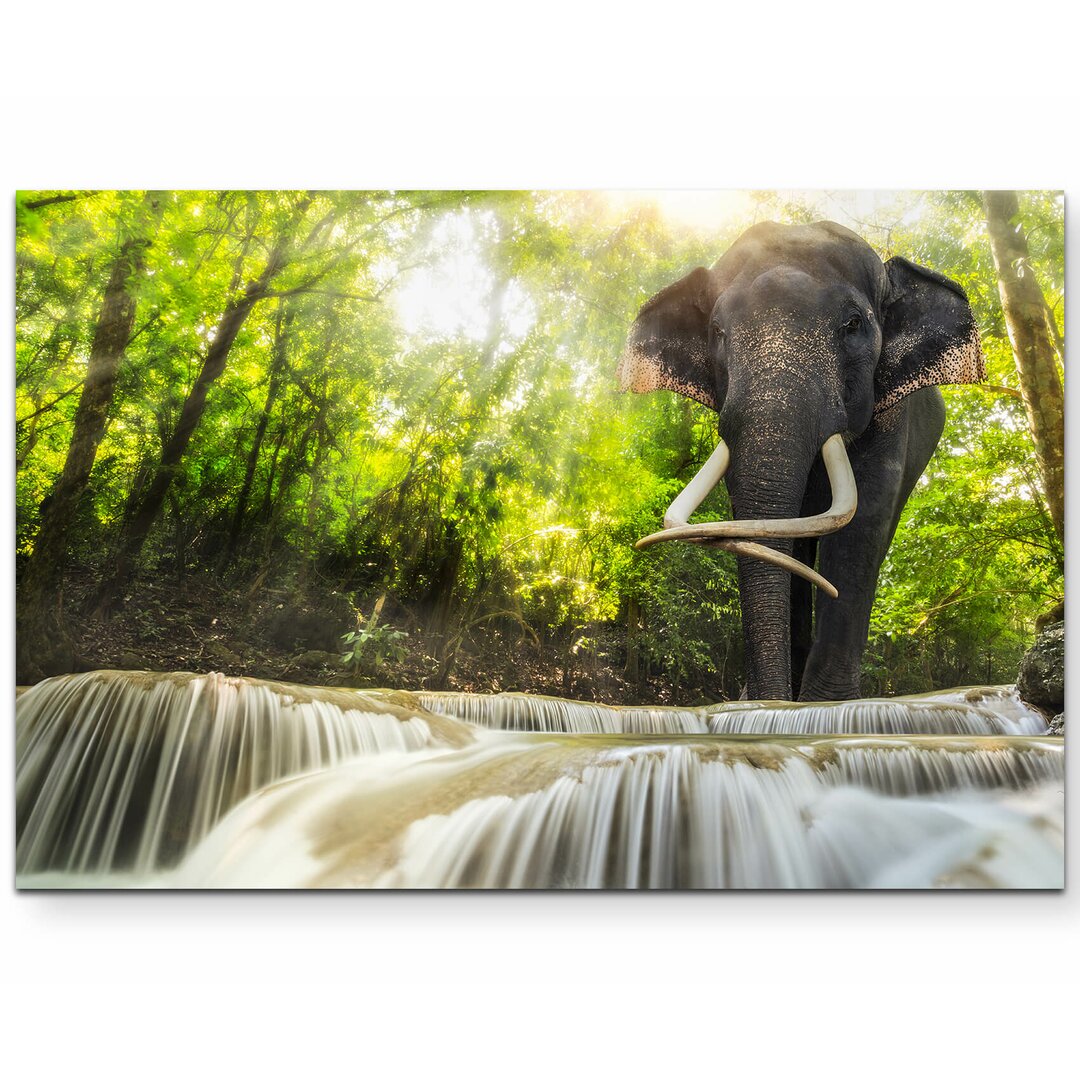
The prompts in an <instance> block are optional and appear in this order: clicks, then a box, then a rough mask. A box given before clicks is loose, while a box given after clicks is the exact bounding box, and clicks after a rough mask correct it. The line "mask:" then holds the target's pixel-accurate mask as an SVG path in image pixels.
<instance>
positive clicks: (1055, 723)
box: [1046, 712, 1065, 735]
mask: <svg viewBox="0 0 1080 1080" xmlns="http://www.w3.org/2000/svg"><path fill="white" fill-rule="evenodd" d="M1046 734H1047V735H1064V734H1065V714H1064V713H1063V712H1059V713H1058V714H1057V716H1055V717H1054V719H1053V720H1051V721H1050V726H1049V727H1048V728H1047V729H1046Z"/></svg>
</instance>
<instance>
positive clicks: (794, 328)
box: [731, 306, 835, 360]
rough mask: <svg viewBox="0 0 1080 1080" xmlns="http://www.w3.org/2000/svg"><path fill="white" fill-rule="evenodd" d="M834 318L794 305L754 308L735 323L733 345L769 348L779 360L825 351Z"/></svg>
mask: <svg viewBox="0 0 1080 1080" xmlns="http://www.w3.org/2000/svg"><path fill="white" fill-rule="evenodd" d="M833 321H834V320H832V319H828V318H826V317H824V316H823V315H821V314H820V313H816V312H795V311H793V310H792V309H791V308H790V307H778V306H776V307H769V308H765V309H763V310H760V311H757V310H755V311H751V312H749V313H748V314H747V315H746V317H745V318H742V319H739V320H738V322H737V323H736V324H734V325H733V326H732V327H731V345H732V348H733V350H735V351H736V352H738V351H740V350H744V351H747V352H755V353H756V352H760V351H763V350H764V351H768V352H770V353H775V354H776V355H777V357H778V360H782V359H783V358H784V357H790V358H791V359H792V360H797V359H799V358H800V357H805V358H808V357H810V356H813V355H818V354H821V353H824V352H829V353H830V354H831V353H832V352H833V351H835V350H832V349H827V348H826V343H827V342H831V341H832V339H833V336H834V335H833V329H834V327H833Z"/></svg>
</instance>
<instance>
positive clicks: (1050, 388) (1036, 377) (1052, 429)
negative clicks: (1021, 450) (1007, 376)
mask: <svg viewBox="0 0 1080 1080" xmlns="http://www.w3.org/2000/svg"><path fill="white" fill-rule="evenodd" d="M982 198H983V208H984V210H985V211H986V226H987V231H988V233H989V235H990V249H991V251H992V252H993V255H994V266H995V267H996V269H997V277H998V292H999V293H1000V294H1001V306H1002V309H1003V311H1004V313H1005V325H1006V327H1007V328H1008V331H1009V341H1010V342H1011V343H1012V350H1013V356H1014V358H1015V360H1016V370H1017V372H1018V373H1019V375H1020V390H1021V392H1022V393H1023V395H1024V407H1025V408H1026V409H1027V416H1028V426H1029V427H1030V429H1031V437H1032V439H1033V440H1034V443H1035V456H1036V458H1037V459H1038V462H1039V469H1040V471H1041V473H1042V479H1043V488H1044V490H1045V493H1046V503H1047V507H1048V508H1049V511H1050V519H1051V521H1052V522H1053V524H1054V529H1055V531H1056V532H1057V535H1058V538H1059V539H1061V540H1062V542H1064V539H1065V395H1064V393H1063V392H1062V387H1061V376H1060V374H1059V373H1058V367H1057V350H1056V345H1055V341H1054V339H1053V337H1052V336H1051V333H1050V327H1049V324H1048V321H1047V317H1048V308H1047V304H1046V300H1045V298H1044V297H1043V293H1042V289H1041V288H1040V287H1039V283H1038V281H1037V280H1036V279H1035V272H1034V270H1033V269H1032V266H1031V261H1030V254H1029V251H1028V242H1027V236H1026V235H1025V234H1024V228H1023V225H1022V224H1021V223H1020V220H1019V215H1020V207H1019V203H1018V201H1017V197H1016V192H1015V191H984V192H983V193H982Z"/></svg>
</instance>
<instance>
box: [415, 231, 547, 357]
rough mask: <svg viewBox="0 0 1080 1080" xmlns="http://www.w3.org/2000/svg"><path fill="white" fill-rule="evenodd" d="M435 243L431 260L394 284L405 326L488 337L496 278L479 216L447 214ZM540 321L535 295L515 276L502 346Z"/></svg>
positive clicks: (437, 334) (419, 331) (442, 334)
mask: <svg viewBox="0 0 1080 1080" xmlns="http://www.w3.org/2000/svg"><path fill="white" fill-rule="evenodd" d="M430 246H431V249H432V250H433V251H435V252H437V253H438V254H437V257H436V258H435V260H434V261H433V262H432V264H431V265H430V266H421V267H417V268H416V269H414V270H409V271H407V273H406V274H405V275H404V276H403V279H402V283H401V285H399V286H398V287H397V288H396V289H395V290H394V303H395V306H396V308H397V314H398V318H399V320H400V322H401V326H402V328H403V329H404V330H405V332H406V333H407V334H410V335H417V336H423V337H427V338H436V339H438V338H449V337H463V338H466V339H469V340H471V341H476V342H481V341H484V340H485V339H486V338H487V336H488V332H489V330H490V325H489V320H490V314H489V313H490V301H491V297H492V292H493V289H494V287H495V280H494V277H493V276H492V274H491V271H490V270H489V268H488V266H487V265H486V263H485V260H484V253H483V240H482V238H481V237H480V236H479V235H478V227H477V222H476V220H475V216H474V215H470V214H468V213H462V214H451V215H447V216H446V217H445V218H443V220H442V221H440V222H439V224H438V225H437V226H436V228H435V230H434V232H433V234H432V238H431V245H430ZM535 322H536V310H535V307H534V306H533V303H532V301H531V300H530V298H529V297H528V296H527V295H526V294H525V292H524V290H523V289H522V288H521V287H520V285H518V283H517V282H511V283H510V286H509V289H508V291H507V294H506V297H505V298H504V302H503V311H502V331H501V339H502V344H501V346H500V351H504V350H506V349H509V348H511V347H512V346H513V345H514V344H516V343H517V342H519V341H521V339H522V338H523V337H524V336H525V335H526V334H527V333H528V332H529V330H530V329H531V328H532V325H533V323H535Z"/></svg>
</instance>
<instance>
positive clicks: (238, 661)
mask: <svg viewBox="0 0 1080 1080" xmlns="http://www.w3.org/2000/svg"><path fill="white" fill-rule="evenodd" d="M206 651H207V652H208V653H209V654H210V656H211V658H212V659H213V660H214V662H215V663H218V664H222V665H224V666H225V667H230V668H238V667H243V666H244V661H243V658H242V657H240V656H237V655H236V653H235V652H233V650H232V649H230V648H229V646H228V645H226V644H225V643H224V642H221V641H215V640H214V639H213V638H211V639H210V640H209V641H207V642H206Z"/></svg>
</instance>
